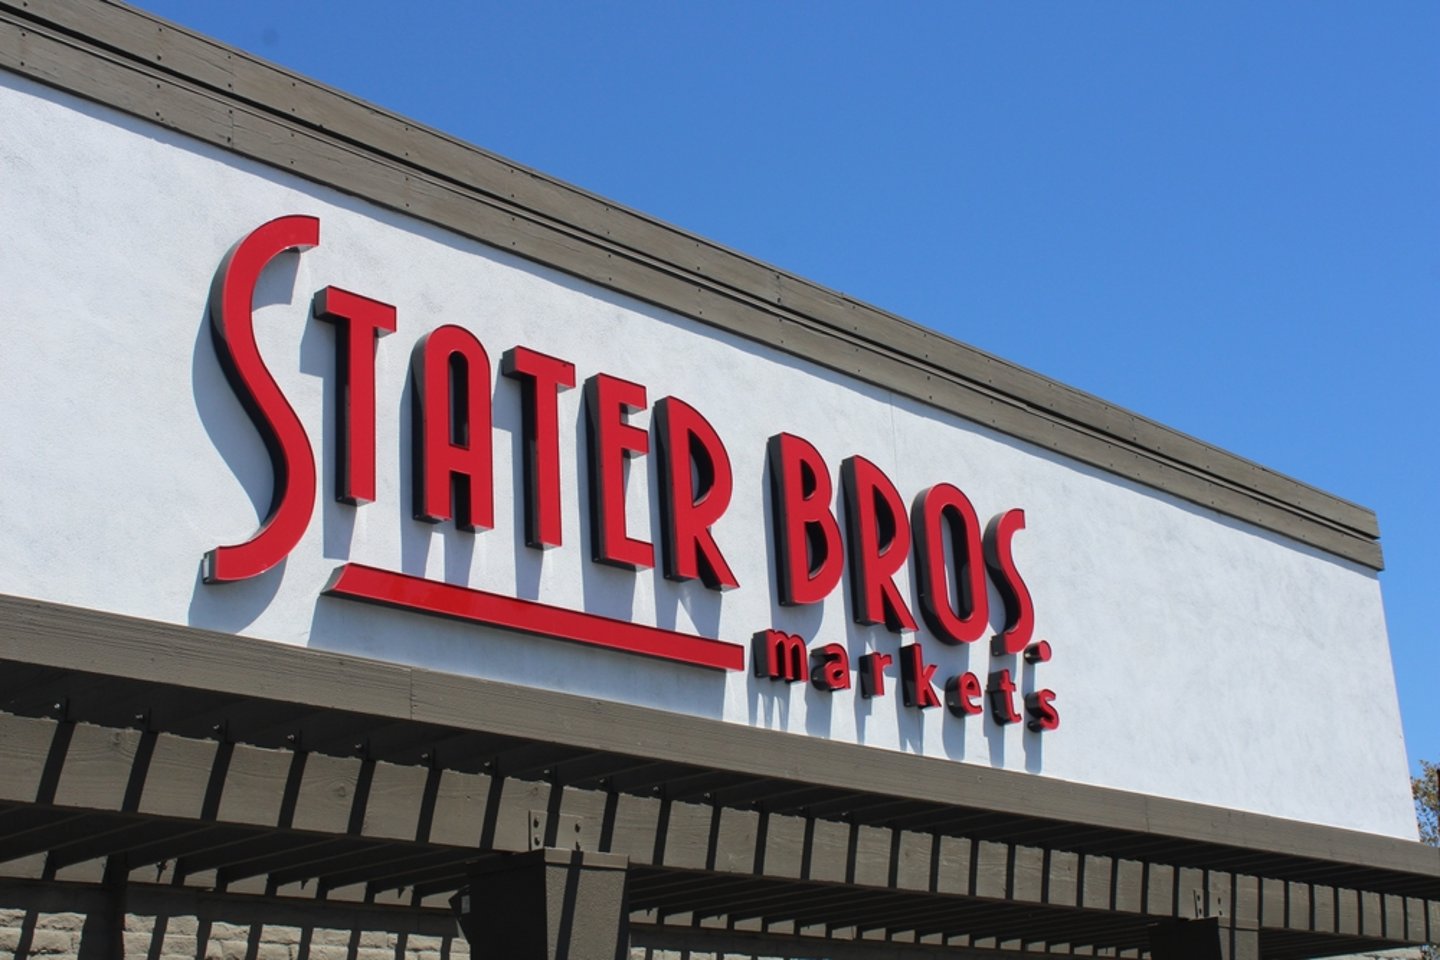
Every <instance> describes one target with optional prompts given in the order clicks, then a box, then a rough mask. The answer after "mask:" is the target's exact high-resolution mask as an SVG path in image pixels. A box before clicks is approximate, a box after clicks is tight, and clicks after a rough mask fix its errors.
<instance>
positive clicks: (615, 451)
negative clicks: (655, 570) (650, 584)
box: [585, 373, 655, 570]
mask: <svg viewBox="0 0 1440 960" xmlns="http://www.w3.org/2000/svg"><path fill="white" fill-rule="evenodd" d="M645 403H646V400H645V388H644V387H642V386H640V384H638V383H631V382H630V381H628V380H621V379H620V378H619V377H612V376H609V375H608V374H604V373H597V374H596V375H595V376H593V377H591V378H590V379H589V380H586V381H585V408H586V411H587V412H588V416H589V418H590V432H589V434H588V435H587V437H586V442H587V445H588V448H589V454H590V456H589V460H590V471H589V472H590V538H591V541H592V542H591V545H590V550H591V554H592V555H593V557H594V559H595V560H596V561H598V562H600V563H608V564H610V565H612V566H616V567H624V568H625V569H627V570H644V569H648V568H649V567H653V566H654V565H655V548H654V547H652V546H651V545H650V544H648V543H646V542H645V541H644V540H635V539H633V538H631V537H630V536H629V535H628V534H627V533H626V532H625V461H627V460H629V459H630V458H631V457H633V456H642V455H644V454H645V453H646V452H647V451H648V450H649V449H650V435H649V434H648V433H646V432H645V431H644V430H641V429H640V428H639V427H634V426H631V425H630V424H628V423H626V422H625V415H626V414H627V413H631V412H634V411H636V410H644V409H645Z"/></svg>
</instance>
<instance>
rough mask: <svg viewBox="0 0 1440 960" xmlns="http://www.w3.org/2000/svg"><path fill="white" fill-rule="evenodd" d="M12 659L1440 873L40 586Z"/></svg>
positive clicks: (1023, 780) (1309, 841)
mask: <svg viewBox="0 0 1440 960" xmlns="http://www.w3.org/2000/svg"><path fill="white" fill-rule="evenodd" d="M0 660H5V661H10V662H13V663H20V664H30V665H41V666H47V667H56V668H63V669H72V670H77V671H80V670H83V671H84V672H86V673H90V674H100V675H105V676H113V677H121V678H130V679H134V680H140V681H146V682H150V683H156V684H168V685H174V686H177V687H182V688H191V689H200V690H207V691H214V692H220V693H226V694H232V695H236V694H238V695H242V696H246V697H254V698H258V699H264V700H273V701H285V702H290V703H294V704H298V705H304V706H308V707H315V708H320V709H336V710H353V711H361V712H363V713H365V714H367V715H371V716H375V717H381V718H388V719H394V720H403V721H412V722H417V723H426V724H434V725H438V726H443V727H447V728H453V729H458V730H475V731H484V732H486V733H494V734H501V735H509V736H517V737H524V738H532V739H535V740H539V741H544V742H547V743H551V744H556V745H561V746H572V747H580V748H584V749H587V750H603V751H612V752H615V753H619V754H625V755H629V756H635V757H643V758H646V759H649V760H654V761H662V762H674V763H680V764H692V765H703V766H706V767H709V768H712V769H715V770H718V771H725V772H734V773H741V774H745V775H750V776H755V777H765V778H774V779H778V780H786V781H791V782H801V783H809V784H815V785H820V786H832V787H838V788H843V789H845V790H849V791H857V792H865V793H871V794H875V795H879V796H895V797H903V798H905V799H912V800H922V801H930V802H935V803H941V804H960V805H963V806H965V807H969V808H975V809H981V810H991V811H1003V812H1005V813H1007V814H1013V815H1019V816H1027V817H1035V818H1041V819H1045V820H1050V821H1054V822H1056V823H1057V824H1067V825H1073V826H1075V827H1085V828H1101V829H1111V830H1123V831H1128V832H1132V833H1138V834H1146V835H1151V836H1154V837H1156V838H1167V839H1179V840H1184V841H1192V842H1199V843H1206V844H1219V845H1225V846H1229V847H1237V848H1243V849H1246V850H1250V851H1255V852H1256V853H1257V854H1273V855H1279V856H1290V857H1303V858H1309V859H1314V860H1320V861H1327V862H1331V863H1338V864H1345V865H1352V866H1362V867H1367V868H1375V869H1377V870H1380V871H1383V872H1393V873H1397V874H1406V875H1409V876H1412V877H1418V878H1424V879H1426V880H1427V881H1428V880H1429V879H1434V878H1440V850H1437V849H1435V848H1432V847H1426V846H1424V845H1422V844H1419V843H1416V842H1413V841H1404V840H1399V839H1395V838H1390V837H1384V836H1377V835H1373V834H1368V833H1361V832H1357V831H1351V830H1343V829H1338V828H1334V827H1325V826H1318V825H1314V824H1307V823H1301V822H1297V821H1291V820H1285V819H1281V818H1277V817H1270V816H1264V815H1260V814H1254V813H1246V812H1243V811H1238V810H1227V809H1223V808H1218V807H1211V806H1205V805H1202V804H1196V803H1189V802H1184V801H1178V800H1170V799H1166V798H1161V797H1151V796H1145V795H1142V794H1136V793H1130V792H1126V791H1120V790H1113V789H1109V788H1103V787H1095V786H1088V785H1084V784H1075V783H1067V782H1064V781H1059V780H1052V779H1048V778H1045V777H1039V776H1035V775H1031V774H1024V773H1017V772H1013V771H1006V770H993V769H990V768H988V767H982V766H978V765H974V764H966V763H959V762H954V761H948V760H939V759H934V758H927V757H917V756H914V755H910V754H904V753H899V752H892V751H887V750H880V749H875V748H868V747H860V746H854V745H851V744H843V743H835V742H831V741H826V740H820V739H815V738H809V737H804V736H800V735H796V734H786V733H779V732H775V731H768V730H760V729H753V728H749V727H745V726H741V725H738V724H730V723H722V722H720V721H715V720H705V719H699V718H694V717H687V716H682V715H678V714H671V713H665V712H661V711H657V710H651V709H647V708H642V707H634V706H629V705H625V704H618V703H612V702H608V701H602V700H596V699H593V698H588V697H581V696H575V695H569V694H561V693H554V692H551V691H546V690H540V689H534V688H528V687H518V686H513V685H510V684H504V683H497V682H493V681H487V680H481V679H477V678H473V677H460V676H451V675H447V674H441V673H437V672H434V671H430V670H425V669H420V668H416V667H408V666H402V665H398V664H391V663H382V662H378V661H372V660H365V659H361V658H357V657H353V656H345V655H338V654H333V653H327V652H321V651H314V650H308V649H305V648H300V647H293V646H288V645H284V644H277V643H271V642H267V641H263V640H254V639H248V638H243V637H235V636H231V635H228V634H222V633H214V632H211V631H207V630H200V629H196V628H193V627H183V626H175V625H172V624H164V623H158V622H154V621H148V620H140V619H136V618H132V617H125V616H120V615H117V614H110V613H101V612H97V611H92V610H84V609H80V608H76V607H67V606H62V605H58V604H54V603H48V602H45V601H40V600H30V599H23V598H16V597H0Z"/></svg>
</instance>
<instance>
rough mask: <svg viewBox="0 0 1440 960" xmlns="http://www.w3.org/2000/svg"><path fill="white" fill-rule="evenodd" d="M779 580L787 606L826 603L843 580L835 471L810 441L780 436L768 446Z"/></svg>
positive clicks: (776, 568)
mask: <svg viewBox="0 0 1440 960" xmlns="http://www.w3.org/2000/svg"><path fill="white" fill-rule="evenodd" d="M768 453H769V460H770V499H771V504H770V506H771V510H772V517H773V520H774V524H775V577H776V581H777V583H778V585H779V588H780V602H781V603H783V604H786V605H787V606H790V605H795V604H802V603H817V602H818V601H820V600H824V599H825V597H826V596H828V595H829V593H830V591H831V590H834V589H835V585H836V584H837V583H839V582H840V573H841V570H842V568H843V567H844V564H845V560H844V558H843V557H842V556H841V555H840V524H838V523H836V522H835V515H834V514H833V513H831V512H830V492H831V489H830V470H829V468H828V467H826V466H825V461H824V460H823V459H821V457H820V452H819V451H818V450H816V449H815V448H814V447H812V446H811V445H810V444H809V443H808V442H806V441H805V440H802V439H800V438H799V437H796V436H793V435H791V434H788V433H777V434H776V435H775V436H773V437H771V438H770V443H769V445H768Z"/></svg>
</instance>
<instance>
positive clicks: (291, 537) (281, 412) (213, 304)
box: [201, 216, 320, 583]
mask: <svg viewBox="0 0 1440 960" xmlns="http://www.w3.org/2000/svg"><path fill="white" fill-rule="evenodd" d="M319 242H320V221H319V220H318V219H317V218H315V217H300V216H295V217H280V218H279V219H278V220H271V221H270V222H269V223H267V224H264V225H262V226H259V227H256V228H255V230H253V231H252V232H251V233H250V234H249V235H247V236H246V237H245V238H244V239H242V240H241V241H240V242H239V243H237V244H235V246H234V247H233V248H231V250H230V252H229V253H228V254H226V256H225V259H224V260H223V261H222V262H221V263H220V269H219V271H218V272H217V273H216V274H215V282H214V283H213V284H212V285H211V288H210V333H211V336H212V338H213V340H214V343H215V354H216V356H217V357H219V359H220V366H221V367H222V368H224V370H225V376H226V378H227V379H228V380H229V381H230V387H231V389H233V390H234V391H235V394H236V396H238V397H239V398H240V403H241V404H242V405H243V406H244V407H245V412H246V413H248V414H249V415H250V419H251V421H253V422H254V424H255V428H256V429H257V430H258V431H259V432H260V437H261V439H262V440H264V441H265V448H266V449H267V450H268V451H269V452H270V464H271V469H272V470H273V471H274V475H275V483H274V493H273V495H272V499H271V501H270V509H269V510H268V511H267V512H266V514H265V519H264V520H263V521H262V522H261V524H260V529H259V530H258V531H257V532H256V533H255V535H254V536H253V537H251V538H250V539H249V540H247V541H246V542H244V543H240V544H235V545H234V546H228V547H216V548H215V549H214V550H211V551H210V552H209V553H207V554H205V559H204V562H203V563H202V564H201V575H202V576H203V578H204V580H205V582H206V583H219V582H221V581H225V580H244V579H246V578H247V577H253V576H256V575H258V574H261V573H264V572H265V571H266V570H269V569H270V568H271V567H273V566H275V565H276V564H277V563H279V562H280V561H281V560H284V559H285V557H286V556H287V555H288V554H289V553H290V551H291V550H293V549H295V545H296V544H297V543H299V542H300V538H301V537H302V536H304V535H305V528H306V527H308V526H309V525H310V516H311V514H312V513H314V512H315V454H314V453H313V452H312V451H311V449H310V437H309V436H308V435H306V433H305V427H304V425H302V424H301V423H300V418H299V417H298V416H296V414H295V410H294V408H292V407H291V406H290V402H289V401H288V400H286V399H285V394H283V393H281V392H280V385H279V384H277V383H276V382H275V378H274V377H272V376H271V375H270V371H269V370H268V369H267V368H266V366H265V361H264V360H262V359H261V358H260V349H259V347H257V346H256V344H255V319H254V316H253V314H252V309H253V306H254V301H255V284H256V283H257V282H258V281H259V280H260V274H261V272H262V271H263V270H264V269H265V266H266V264H268V263H269V262H270V261H271V260H274V259H275V258H276V257H277V256H279V255H280V254H282V253H284V252H286V251H287V250H308V249H310V248H311V247H313V246H315V245H316V244H318V243H319Z"/></svg>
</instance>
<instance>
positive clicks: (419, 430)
mask: <svg viewBox="0 0 1440 960" xmlns="http://www.w3.org/2000/svg"><path fill="white" fill-rule="evenodd" d="M411 363H412V366H413V368H414V375H415V395H414V398H413V399H414V403H415V421H416V422H415V427H414V448H415V450H414V459H415V519H417V520H425V521H428V522H430V523H439V522H440V521H442V520H449V519H450V517H451V505H452V503H453V505H454V517H455V526H457V527H459V528H460V529H461V530H488V529H490V528H491V527H492V526H494V524H495V494H494V480H493V477H492V474H493V469H492V466H491V459H490V453H491V451H490V445H491V439H490V357H489V356H488V355H487V354H486V353H485V348H484V347H482V346H481V345H480V341H479V340H476V339H475V335H474V334H472V333H471V332H470V331H469V330H466V329H465V328H463V327H457V326H454V325H446V326H443V327H437V328H436V329H434V330H432V331H430V332H429V333H427V334H426V335H425V336H424V337H421V338H420V342H419V343H417V344H415V353H414V355H413V358H412V361H411ZM452 490H453V500H452Z"/></svg>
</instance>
